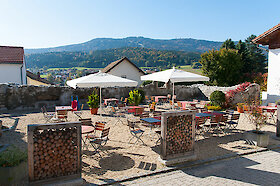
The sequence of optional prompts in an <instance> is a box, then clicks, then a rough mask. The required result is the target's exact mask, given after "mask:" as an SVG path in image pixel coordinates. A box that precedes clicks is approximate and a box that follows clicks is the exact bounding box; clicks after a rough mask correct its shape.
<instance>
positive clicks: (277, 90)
mask: <svg viewBox="0 0 280 186" xmlns="http://www.w3.org/2000/svg"><path fill="white" fill-rule="evenodd" d="M253 42H254V43H256V44H261V45H268V48H269V52H268V77H267V102H268V103H269V102H275V101H277V100H279V99H280V73H279V70H280V24H278V25H276V26H275V27H273V28H271V29H269V30H268V31H266V32H264V33H263V34H261V35H259V36H258V37H256V38H255V39H253Z"/></svg>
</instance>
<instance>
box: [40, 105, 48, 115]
mask: <svg viewBox="0 0 280 186" xmlns="http://www.w3.org/2000/svg"><path fill="white" fill-rule="evenodd" d="M41 111H42V113H43V114H46V112H47V111H46V107H45V106H43V107H41Z"/></svg>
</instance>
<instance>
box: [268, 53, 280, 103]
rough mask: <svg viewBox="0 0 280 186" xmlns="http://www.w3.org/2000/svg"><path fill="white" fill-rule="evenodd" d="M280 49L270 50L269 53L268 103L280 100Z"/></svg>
mask: <svg viewBox="0 0 280 186" xmlns="http://www.w3.org/2000/svg"><path fill="white" fill-rule="evenodd" d="M279 70H280V49H269V52H268V77H267V102H268V103H269V102H275V101H277V100H279V99H280V71H279Z"/></svg>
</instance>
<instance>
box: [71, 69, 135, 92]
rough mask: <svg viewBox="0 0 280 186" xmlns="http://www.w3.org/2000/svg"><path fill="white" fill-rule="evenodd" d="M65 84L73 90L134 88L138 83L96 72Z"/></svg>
mask: <svg viewBox="0 0 280 186" xmlns="http://www.w3.org/2000/svg"><path fill="white" fill-rule="evenodd" d="M66 84H67V85H68V86H70V87H73V88H77V87H80V88H86V87H100V88H106V87H136V86H137V84H138V82H137V81H133V80H130V79H125V78H121V77H118V76H114V75H111V74H107V73H103V72H98V73H96V74H90V75H87V76H83V77H80V78H77V79H73V80H69V81H67V82H66Z"/></svg>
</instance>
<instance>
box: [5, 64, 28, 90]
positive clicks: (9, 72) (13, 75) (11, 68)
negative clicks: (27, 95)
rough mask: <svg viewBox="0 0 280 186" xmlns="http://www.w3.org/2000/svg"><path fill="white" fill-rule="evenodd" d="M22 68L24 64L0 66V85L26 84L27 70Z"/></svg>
mask: <svg viewBox="0 0 280 186" xmlns="http://www.w3.org/2000/svg"><path fill="white" fill-rule="evenodd" d="M21 67H22V64H0V83H17V84H19V85H21V84H26V68H25V67H23V68H21ZM21 70H22V72H21ZM21 75H22V77H21Z"/></svg>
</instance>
